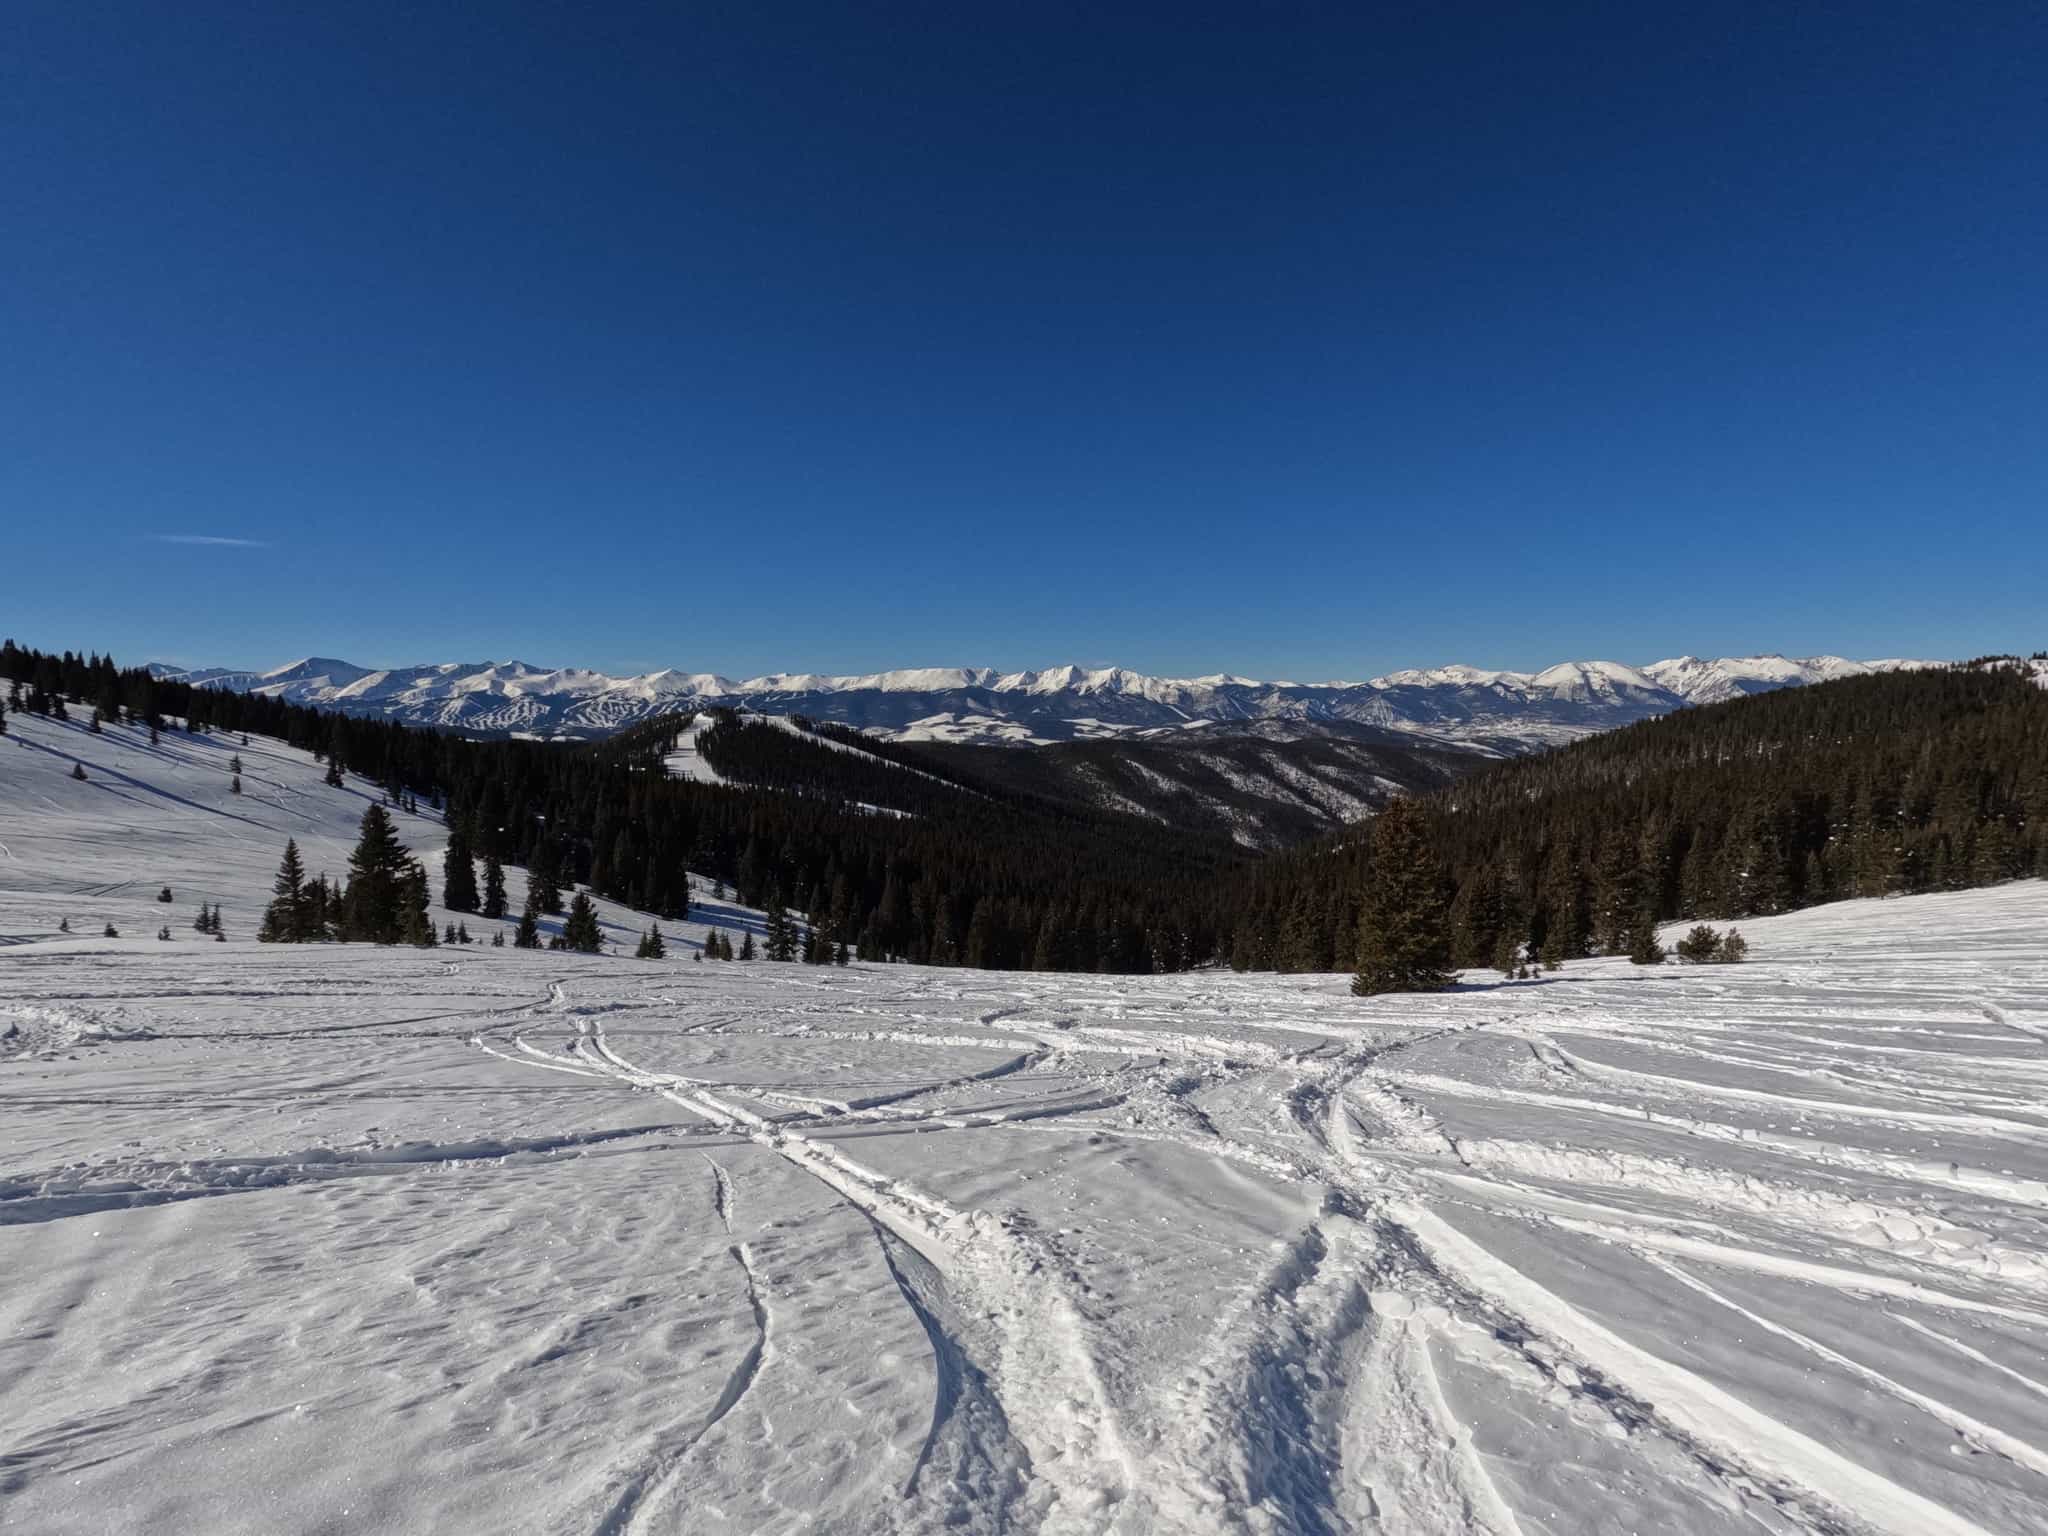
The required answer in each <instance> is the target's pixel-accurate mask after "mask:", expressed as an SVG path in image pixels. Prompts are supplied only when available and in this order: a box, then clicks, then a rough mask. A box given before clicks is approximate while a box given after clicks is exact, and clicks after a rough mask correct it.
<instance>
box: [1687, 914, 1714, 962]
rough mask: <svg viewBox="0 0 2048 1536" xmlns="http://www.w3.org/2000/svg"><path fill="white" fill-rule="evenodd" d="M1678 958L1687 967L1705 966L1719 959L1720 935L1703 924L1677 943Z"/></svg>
mask: <svg viewBox="0 0 2048 1536" xmlns="http://www.w3.org/2000/svg"><path fill="white" fill-rule="evenodd" d="M1677 949H1678V958H1679V959H1681V960H1683V961H1685V962H1686V964H1688V965H1705V964H1707V963H1708V962H1709V961H1713V960H1718V959H1720V958H1721V935H1720V934H1719V933H1717V932H1715V931H1714V929H1713V928H1711V927H1710V926H1708V925H1707V924H1705V923H1701V924H1699V925H1698V926H1697V927H1695V928H1694V929H1693V930H1692V931H1691V932H1690V933H1688V934H1687V935H1686V936H1685V937H1684V938H1682V939H1680V940H1679V941H1678V945H1677Z"/></svg>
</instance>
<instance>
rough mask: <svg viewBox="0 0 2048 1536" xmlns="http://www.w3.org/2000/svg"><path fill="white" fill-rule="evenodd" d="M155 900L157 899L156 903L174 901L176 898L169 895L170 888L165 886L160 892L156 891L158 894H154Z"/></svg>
mask: <svg viewBox="0 0 2048 1536" xmlns="http://www.w3.org/2000/svg"><path fill="white" fill-rule="evenodd" d="M156 899H157V900H158V901H175V900H177V898H176V897H175V896H173V895H172V894H171V888H170V887H169V886H168V885H167V886H165V887H164V888H163V889H162V890H160V891H158V892H157V893H156Z"/></svg>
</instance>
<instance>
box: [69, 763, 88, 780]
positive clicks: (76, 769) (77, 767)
mask: <svg viewBox="0 0 2048 1536" xmlns="http://www.w3.org/2000/svg"><path fill="white" fill-rule="evenodd" d="M71 777H73V778H74V779H79V780H83V779H84V778H85V764H83V763H73V764H72V765H71Z"/></svg>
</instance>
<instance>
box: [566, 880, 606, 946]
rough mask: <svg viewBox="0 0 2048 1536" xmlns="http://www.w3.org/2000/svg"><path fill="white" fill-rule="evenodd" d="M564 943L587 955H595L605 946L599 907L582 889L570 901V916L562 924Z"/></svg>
mask: <svg viewBox="0 0 2048 1536" xmlns="http://www.w3.org/2000/svg"><path fill="white" fill-rule="evenodd" d="M562 943H563V945H564V947H566V948H568V949H573V950H575V951H577V952H578V953H579V954H585V955H594V954H596V953H597V952H598V951H599V950H600V949H602V948H603V947H604V932H603V930H602V929H600V928H599V927H598V923H597V908H595V907H593V906H592V905H591V904H590V898H589V897H588V896H586V895H584V894H583V893H582V892H581V891H578V892H577V893H576V899H575V900H574V901H572V902H570V903H569V918H568V921H567V922H565V923H563V924H562Z"/></svg>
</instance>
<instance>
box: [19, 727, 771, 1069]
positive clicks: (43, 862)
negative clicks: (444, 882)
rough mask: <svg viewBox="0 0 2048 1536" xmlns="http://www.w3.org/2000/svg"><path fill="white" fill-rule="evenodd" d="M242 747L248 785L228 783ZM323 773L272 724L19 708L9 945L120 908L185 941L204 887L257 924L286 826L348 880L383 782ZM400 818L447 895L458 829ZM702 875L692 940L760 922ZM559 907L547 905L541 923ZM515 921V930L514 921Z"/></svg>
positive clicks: (483, 935) (318, 860) (128, 925)
mask: <svg viewBox="0 0 2048 1536" xmlns="http://www.w3.org/2000/svg"><path fill="white" fill-rule="evenodd" d="M237 755H239V756H240V758H241V759H242V785H243V792H242V793H241V794H239V795H237V794H234V793H232V792H231V791H230V789H229V783H230V780H231V778H232V775H231V774H230V772H229V764H230V761H231V759H233V758H234V757H236V756H237ZM74 763H78V764H80V765H82V766H83V767H84V768H85V771H86V778H85V780H84V782H79V781H78V780H75V779H73V778H72V777H71V769H72V765H73V764H74ZM325 773H326V768H325V766H324V765H322V764H319V763H316V762H314V761H313V758H312V756H311V754H310V753H306V752H301V751H299V750H297V749H296V748H293V747H288V746H286V745H284V744H283V743H282V742H277V741H273V740H270V739H269V738H267V737H263V736H252V737H250V738H249V742H248V745H246V746H244V745H242V744H241V738H240V737H238V736H235V735H232V734H228V733H219V732H216V733H211V734H208V735H203V736H193V735H189V734H187V733H186V732H185V731H183V730H180V729H176V728H171V729H166V730H165V731H163V732H162V734H161V741H160V742H159V744H158V745H157V746H154V747H152V746H151V745H150V744H149V733H148V730H147V729H146V728H141V729H138V728H136V727H133V726H126V725H114V726H108V727H107V728H106V730H105V732H104V734H101V735H97V736H96V735H93V734H92V733H91V732H89V731H88V730H87V729H86V727H85V726H84V724H82V723H80V722H77V721H71V722H61V721H55V720H50V719H46V718H43V717H40V716H36V715H28V714H14V715H9V716H8V718H7V735H6V736H5V737H4V738H0V946H5V945H8V944H18V943H22V942H25V941H29V940H35V939H42V938H54V937H56V936H57V933H58V924H59V923H60V922H61V921H64V920H67V919H68V920H69V922H70V924H71V930H72V932H73V933H74V934H75V935H79V936H81V937H83V936H87V935H97V934H99V933H100V932H101V930H102V929H103V928H104V927H105V926H106V924H107V923H109V922H111V923H113V924H114V926H115V928H116V929H117V930H118V931H119V932H120V933H121V935H122V936H123V939H124V941H125V940H126V939H128V938H130V937H135V938H148V939H151V940H152V942H153V941H154V935H155V933H156V931H157V929H158V927H159V926H161V925H163V924H166V923H168V924H169V925H170V929H171V936H172V939H173V941H175V942H176V943H178V944H187V943H202V942H203V943H209V944H210V943H211V940H207V939H205V938H204V936H203V935H201V934H198V933H196V932H194V931H193V929H192V920H193V918H194V917H195V916H196V915H197V913H198V910H199V906H200V904H201V903H206V904H208V905H218V906H220V907H222V908H223V909H224V914H223V922H224V924H225V926H226V928H227V930H228V933H229V935H230V937H246V938H253V937H254V936H255V933H256V929H257V927H258V925H259V924H260V922H261V921H262V916H263V908H264V907H265V905H267V904H268V902H269V900H270V884H271V880H272V879H273V877H274V876H275V875H276V873H277V865H278V860H279V859H280V858H281V857H282V856H283V853H284V845H285V841H286V839H288V838H296V839H297V840H298V844H299V853H300V857H301V858H302V859H303V861H304V863H305V866H306V871H307V873H308V874H309V875H318V874H322V873H325V874H327V875H328V876H329V877H330V878H332V879H335V880H337V881H338V880H340V879H341V878H342V877H343V876H344V875H345V874H346V872H347V868H348V855H349V851H350V850H351V849H352V848H353V847H354V846H355V842H356V836H357V831H358V828H359V825H360V823H361V821H362V816H363V811H364V810H365V808H367V807H368V806H369V805H370V804H371V803H372V802H373V801H376V800H378V799H379V798H381V793H382V792H381V790H380V789H379V787H378V786H377V785H375V784H372V783H371V782H370V781H369V780H367V779H358V778H355V777H353V776H351V778H350V780H349V783H348V784H347V786H346V787H345V788H342V789H330V788H328V787H327V786H326V785H325V784H324V783H322V782H321V781H322V778H323V776H324V775H325ZM392 818H393V820H394V821H395V822H396V823H397V826H398V836H399V839H400V841H402V842H403V843H404V844H405V845H406V846H407V847H408V848H410V849H411V850H412V852H413V854H414V855H415V856H416V857H418V858H419V859H420V860H421V862H422V863H424V864H425V865H426V866H427V870H428V873H429V874H430V875H431V876H432V881H431V884H432V888H433V891H434V892H435V894H436V895H438V894H439V892H440V889H441V856H442V853H443V852H444V850H445V849H446V846H447V829H446V828H445V827H444V826H442V824H441V821H440V818H439V817H438V816H436V815H433V814H431V813H428V812H427V811H426V809H425V807H422V809H421V812H420V813H419V814H415V815H408V814H406V813H404V812H401V811H393V812H392ZM524 882H525V877H524V871H522V870H520V869H518V868H517V867H510V868H508V869H507V870H506V886H507V893H508V897H509V900H510V902H511V905H512V909H513V911H514V912H515V913H517V912H518V911H519V909H520V908H521V907H522V906H523V905H524V903H525V898H526V887H525V883H524ZM695 885H696V886H697V887H700V888H701V889H702V891H703V894H704V898H705V899H704V900H703V901H702V902H700V903H697V904H695V905H693V908H692V913H691V916H692V918H693V919H695V920H694V921H692V922H688V923H681V924H670V923H663V924H662V932H663V935H664V937H665V938H667V939H668V940H669V941H670V943H671V944H672V945H673V946H675V947H676V948H677V949H678V950H679V951H680V952H688V951H692V950H694V949H695V948H696V947H697V946H699V945H700V944H701V943H702V941H703V938H704V936H705V934H707V933H708V932H709V930H710V928H711V926H713V925H714V924H715V925H716V926H719V927H720V928H721V929H723V930H726V931H731V932H739V931H748V930H751V931H753V932H755V933H757V934H758V933H759V932H760V931H761V927H762V921H763V920H762V917H761V915H760V914H759V913H757V912H752V911H749V910H747V909H743V908H740V907H737V906H735V905H734V904H732V903H730V902H727V901H723V900H722V899H718V898H714V897H713V896H712V895H711V893H710V883H709V882H701V881H700V882H695ZM164 886H169V887H170V888H171V894H172V898H173V899H172V901H171V902H170V903H169V904H168V905H166V904H164V903H161V902H159V901H158V900H157V899H156V898H157V894H158V892H159V891H160V890H161V889H162V888H163V887H164ZM592 901H593V902H594V904H595V905H596V906H597V909H598V913H599V916H600V918H601V919H602V921H603V924H604V927H605V931H606V937H607V938H608V939H609V940H610V941H611V942H613V943H616V944H622V945H624V946H626V947H627V948H628V949H629V950H630V948H631V946H632V945H633V943H634V942H636V940H637V938H638V935H639V934H640V933H641V932H642V931H644V930H645V928H646V926H647V924H648V923H649V922H650V921H652V919H650V918H648V917H647V916H645V915H644V914H639V913H634V912H631V911H630V910H628V909H627V908H624V907H621V906H618V905H617V904H616V903H611V902H607V901H605V900H604V899H603V898H600V897H595V896H593V897H592ZM433 911H434V922H435V926H436V928H437V929H438V928H440V927H441V926H443V925H444V924H445V923H447V922H448V921H450V920H451V919H453V920H458V921H461V922H463V923H464V924H466V925H467V926H468V928H469V930H470V933H471V935H472V937H476V938H479V939H481V940H483V941H484V942H486V943H488V942H489V939H490V936H491V930H492V929H493V928H494V927H497V926H499V925H498V924H495V923H492V922H487V921H485V920H484V919H482V918H479V917H477V916H475V915H474V914H464V913H449V912H447V911H445V910H443V909H442V908H441V907H439V906H438V905H437V906H435V907H434V909H433ZM560 923H561V919H560V918H545V919H543V920H542V930H543V933H544V934H545V933H551V932H553V931H556V930H558V929H559V926H560ZM503 926H504V927H505V930H506V942H507V943H508V944H509V943H510V942H511V930H512V929H513V928H514V927H515V926H516V924H515V923H512V922H507V923H505V924H504V925H503ZM4 952H5V951H4V948H0V954H4ZM0 992H4V988H0ZM4 1028H5V1025H4V1024H0V1031H4ZM4 1050H5V1047H4V1046H0V1052H4Z"/></svg>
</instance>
